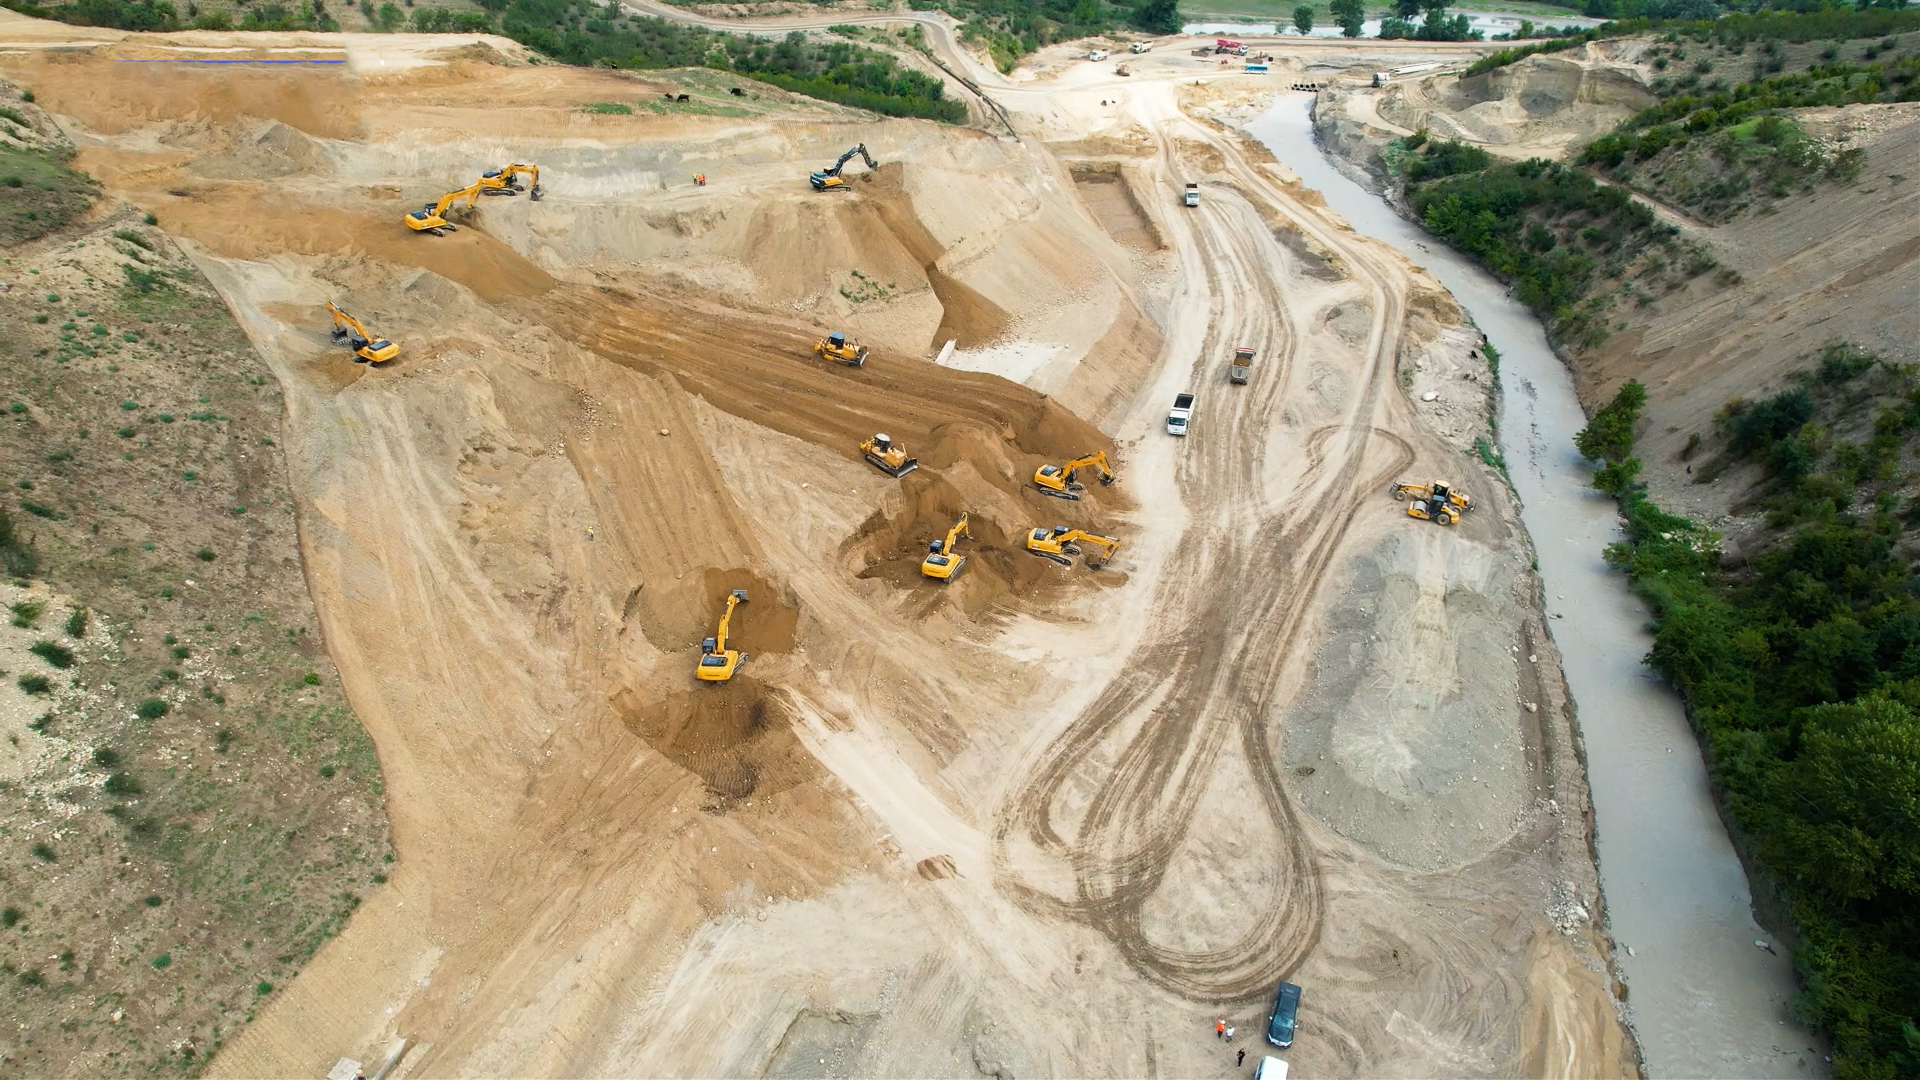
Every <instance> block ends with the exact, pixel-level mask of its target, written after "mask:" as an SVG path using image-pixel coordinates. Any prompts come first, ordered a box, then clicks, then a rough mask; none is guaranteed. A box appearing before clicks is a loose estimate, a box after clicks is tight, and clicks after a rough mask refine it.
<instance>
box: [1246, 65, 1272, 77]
mask: <svg viewBox="0 0 1920 1080" xmlns="http://www.w3.org/2000/svg"><path fill="white" fill-rule="evenodd" d="M1266 73H1267V65H1265V64H1248V65H1247V74H1249V75H1265V74H1266Z"/></svg>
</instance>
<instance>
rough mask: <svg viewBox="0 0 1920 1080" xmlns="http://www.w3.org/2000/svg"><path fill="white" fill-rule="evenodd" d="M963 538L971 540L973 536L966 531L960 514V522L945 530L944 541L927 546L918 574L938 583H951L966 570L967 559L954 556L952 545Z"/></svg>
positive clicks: (964, 519)
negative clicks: (925, 555) (933, 579)
mask: <svg viewBox="0 0 1920 1080" xmlns="http://www.w3.org/2000/svg"><path fill="white" fill-rule="evenodd" d="M963 536H964V537H966V538H967V539H969V540H971V539H973V534H972V533H970V532H968V531H967V515H966V514H961V515H960V520H959V521H956V522H954V523H953V528H951V529H948V530H947V538H946V539H945V540H935V541H933V542H932V543H929V544H928V545H927V557H926V558H925V559H922V560H921V562H920V572H921V573H923V574H925V575H927V576H928V577H930V578H935V579H937V580H940V581H952V580H953V579H954V578H957V577H959V576H960V571H961V570H964V569H966V566H967V557H966V556H965V555H956V554H954V551H953V545H954V544H956V543H958V542H959V541H960V538H961V537H963Z"/></svg>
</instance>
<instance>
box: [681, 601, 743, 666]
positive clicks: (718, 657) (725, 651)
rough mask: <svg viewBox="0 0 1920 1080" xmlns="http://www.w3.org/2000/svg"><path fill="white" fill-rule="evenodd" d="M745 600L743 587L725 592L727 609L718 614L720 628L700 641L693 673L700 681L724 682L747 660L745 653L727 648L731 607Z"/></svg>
mask: <svg viewBox="0 0 1920 1080" xmlns="http://www.w3.org/2000/svg"><path fill="white" fill-rule="evenodd" d="M746 602H747V590H745V589H735V590H733V592H731V593H729V594H727V610H726V611H724V612H722V613H721V615H720V628H719V629H718V630H716V631H714V634H713V636H712V637H710V638H707V639H706V640H705V641H702V642H701V643H700V666H699V667H697V668H695V669H694V671H693V673H694V676H695V677H696V678H698V679H699V680H700V681H701V682H726V681H727V680H728V679H731V678H733V673H734V672H736V671H739V670H740V665H741V664H744V663H746V662H747V654H746V653H743V652H739V651H736V650H734V649H729V648H727V623H729V622H731V621H732V620H733V609H734V608H736V607H739V606H740V605H741V604H744V603H746Z"/></svg>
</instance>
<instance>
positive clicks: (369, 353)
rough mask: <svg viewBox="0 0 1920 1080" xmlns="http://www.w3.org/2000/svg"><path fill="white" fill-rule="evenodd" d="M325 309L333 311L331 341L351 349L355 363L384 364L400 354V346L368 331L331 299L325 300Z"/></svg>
mask: <svg viewBox="0 0 1920 1080" xmlns="http://www.w3.org/2000/svg"><path fill="white" fill-rule="evenodd" d="M327 310H328V311H331V312H332V313H333V343H334V344H336V345H345V346H346V347H347V348H349V349H352V350H353V359H354V362H355V363H359V364H384V363H386V362H387V361H389V360H392V359H393V358H394V357H396V356H399V355H400V346H398V345H395V344H394V343H393V342H391V341H388V340H387V339H385V338H377V337H374V336H373V335H372V334H370V333H368V332H367V328H366V326H365V325H364V324H363V323H361V321H360V320H359V319H356V318H354V317H353V316H351V315H349V314H347V313H346V312H344V311H341V310H340V309H339V308H338V307H335V306H334V303H333V301H331V300H329V301H327Z"/></svg>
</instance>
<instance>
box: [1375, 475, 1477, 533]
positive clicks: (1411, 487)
mask: <svg viewBox="0 0 1920 1080" xmlns="http://www.w3.org/2000/svg"><path fill="white" fill-rule="evenodd" d="M1391 494H1392V495H1393V497H1394V498H1395V499H1398V500H1400V501H1402V502H1406V500H1408V499H1411V500H1413V501H1412V502H1408V503H1407V516H1408V517H1410V518H1419V519H1420V520H1421V521H1431V522H1434V523H1435V524H1437V525H1453V524H1457V523H1458V522H1459V520H1460V517H1461V515H1463V514H1465V513H1466V512H1467V511H1469V510H1472V509H1473V496H1471V495H1469V494H1467V493H1466V492H1464V491H1461V490H1460V489H1459V488H1456V487H1454V486H1453V482H1452V481H1451V480H1435V481H1434V482H1433V483H1431V484H1410V483H1408V482H1406V481H1404V480H1402V481H1400V482H1398V483H1396V484H1394V485H1393V487H1392V489H1391Z"/></svg>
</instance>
